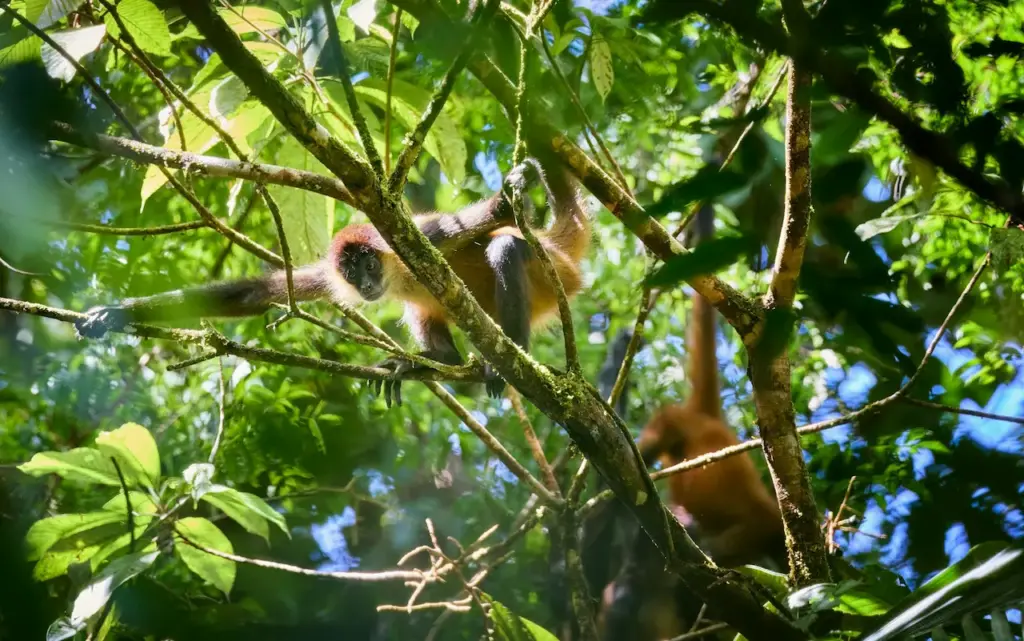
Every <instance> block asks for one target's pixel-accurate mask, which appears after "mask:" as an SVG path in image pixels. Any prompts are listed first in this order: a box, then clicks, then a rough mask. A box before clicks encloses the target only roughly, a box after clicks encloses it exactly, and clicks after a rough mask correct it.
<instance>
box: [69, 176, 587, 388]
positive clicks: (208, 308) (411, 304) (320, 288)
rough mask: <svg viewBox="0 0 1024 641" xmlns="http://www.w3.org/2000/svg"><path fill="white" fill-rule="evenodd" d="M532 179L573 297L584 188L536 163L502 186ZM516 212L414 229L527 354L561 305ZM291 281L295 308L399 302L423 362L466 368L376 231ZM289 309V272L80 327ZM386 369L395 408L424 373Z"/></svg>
mask: <svg viewBox="0 0 1024 641" xmlns="http://www.w3.org/2000/svg"><path fill="white" fill-rule="evenodd" d="M548 166H551V167H555V166H556V163H555V162H553V161H552V162H550V163H548ZM531 179H532V180H535V181H537V182H540V183H541V184H542V185H543V186H544V188H545V191H546V195H547V198H548V204H549V206H550V208H551V210H552V212H553V213H554V222H553V224H552V225H551V227H550V228H549V229H548V230H545V231H542V232H539V233H538V234H537V236H538V238H539V240H540V243H541V245H543V246H544V248H545V250H546V251H547V253H548V255H549V256H550V257H551V260H552V261H553V262H554V265H555V270H556V271H557V272H558V275H559V277H560V279H561V281H562V285H563V287H564V288H565V293H566V294H567V295H568V296H574V295H575V294H577V293H578V292H579V290H580V288H581V286H582V277H581V274H580V271H579V263H580V261H581V260H582V258H583V255H584V254H585V253H586V250H587V247H588V245H589V243H590V221H589V219H588V218H587V215H586V213H585V211H584V208H583V203H582V201H581V199H580V194H579V191H578V188H577V187H576V185H575V184H574V183H573V181H572V178H571V177H570V175H569V174H568V172H567V171H566V170H565V169H563V168H561V167H557V168H555V169H554V170H553V171H551V173H550V175H549V176H548V177H547V179H545V176H544V174H543V171H542V168H541V166H540V164H539V163H538V162H537V161H536V160H533V159H528V160H527V161H525V162H524V163H522V164H520V165H518V166H517V167H515V168H513V170H512V171H510V172H509V175H508V176H507V177H506V181H505V182H506V186H507V187H512V186H516V187H517V188H522V189H524V190H525V188H526V187H527V186H528V185H529V182H528V181H529V180H531ZM511 213H512V211H511V204H510V202H509V199H508V197H507V195H506V193H505V190H504V189H503V190H502V191H500V192H498V193H496V194H495V195H494V196H492V197H491V198H488V199H487V200H484V201H481V202H479V203H476V204H474V205H470V206H468V207H466V208H464V209H462V210H461V211H459V212H457V213H454V214H427V215H422V216H417V217H416V224H417V226H418V227H419V228H420V231H422V232H423V234H424V235H425V236H426V237H427V238H428V240H430V241H431V243H433V244H434V245H435V246H436V247H438V249H439V250H440V251H441V252H442V253H443V254H444V255H445V258H446V259H447V260H448V262H449V264H450V265H451V267H452V269H453V270H454V271H455V273H456V274H457V275H458V276H459V278H461V279H462V281H463V282H464V283H465V284H466V286H467V288H468V289H469V291H470V292H471V293H472V294H473V296H474V297H475V298H476V299H477V301H479V303H480V305H481V306H482V307H483V309H484V311H485V312H486V313H487V314H489V315H490V316H491V317H492V318H493V319H494V320H495V321H496V322H497V323H498V325H500V326H501V328H502V329H503V330H504V331H505V333H506V334H507V335H508V337H509V338H511V339H512V340H513V341H515V342H516V343H517V344H518V345H520V346H521V347H522V348H523V349H527V350H528V349H529V339H530V332H531V330H532V328H533V327H534V326H536V325H537V324H539V323H543V322H544V321H546V320H547V319H549V318H551V317H552V316H553V315H554V314H555V312H556V311H557V299H556V294H555V290H554V288H553V287H552V285H551V283H549V281H548V279H547V278H546V277H545V275H544V272H543V269H542V267H541V264H540V261H539V259H538V258H537V256H535V255H534V252H533V250H532V248H531V247H530V246H529V245H528V244H527V242H526V241H525V240H524V239H523V236H522V232H520V230H519V229H518V228H517V227H514V226H511V225H512V224H514V223H513V220H512V216H511ZM293 281H294V293H295V297H296V299H297V300H317V299H332V300H337V301H345V302H361V301H377V300H381V299H385V298H389V299H393V300H401V301H403V302H404V303H405V321H406V323H407V324H408V326H409V328H410V330H411V332H412V334H413V336H414V337H415V338H416V339H417V341H418V342H419V343H420V344H421V345H422V346H423V348H424V350H423V351H422V352H421V355H422V356H425V357H427V358H431V359H433V360H435V361H438V362H441V363H446V364H450V365H458V364H461V363H462V356H461V355H460V354H459V351H458V349H457V348H456V347H455V341H454V339H453V337H452V334H451V331H450V330H449V328H448V326H449V324H450V319H449V318H448V314H447V312H446V311H445V309H444V307H443V306H442V305H441V304H440V303H438V302H437V300H435V299H434V297H433V296H432V295H431V294H430V292H429V291H427V289H426V288H425V287H423V286H422V285H421V284H420V283H419V281H417V280H416V277H415V276H414V275H413V274H412V272H411V271H410V270H409V269H408V267H406V266H405V263H403V262H402V260H401V259H400V258H399V257H398V255H397V254H396V253H395V252H394V251H393V250H392V249H391V248H390V247H389V246H388V244H387V243H386V242H385V241H384V238H383V237H382V236H381V235H380V233H379V232H378V231H377V229H376V228H375V227H374V226H372V225H369V224H353V225H348V226H346V227H344V228H342V229H341V230H340V231H339V232H338V233H337V234H336V235H335V236H334V240H333V241H332V243H331V247H330V249H329V251H328V253H327V256H326V257H325V258H324V259H323V260H321V261H319V262H318V263H315V264H313V265H308V266H304V267H299V268H296V269H295V270H294V271H293ZM287 301H288V292H287V286H286V279H285V273H284V271H283V270H279V271H276V272H273V273H271V274H268V275H267V276H263V277H261V278H252V279H246V280H239V281H230V282H222V283H213V284H210V285H206V286H201V287H193V288H187V289H183V290H179V291H174V292H167V293H163V294H157V295H154V296H147V297H144V298H136V299H129V300H126V301H124V302H122V303H121V304H119V305H112V306H103V307H97V308H94V309H91V310H89V312H88V316H87V317H86V318H85V319H83V320H81V321H79V322H78V323H76V327H77V328H78V331H79V333H80V334H81V335H83V336H90V337H98V336H101V335H103V333H105V332H106V331H109V330H111V329H120V328H121V327H123V326H124V325H126V324H129V323H138V322H148V321H160V320H172V319H184V318H196V317H211V316H252V315H256V314H262V313H263V312H265V311H266V310H267V309H269V308H270V306H271V305H272V304H274V303H285V302H287ZM381 367H385V368H388V369H391V370H393V371H394V372H395V374H396V377H395V379H394V380H392V381H388V382H378V383H379V384H378V385H377V386H376V389H377V391H380V390H383V391H384V394H385V397H386V399H387V401H388V405H390V404H391V401H392V400H394V401H395V402H396V403H400V402H401V388H400V385H401V380H400V379H399V378H398V374H401V373H402V372H407V371H410V370H413V369H419V368H422V367H423V366H422V365H417V364H413V363H411V362H409V361H407V360H405V359H401V358H392V359H388V360H386V361H384V362H383V363H382V364H381ZM485 379H486V387H487V391H488V393H489V394H490V395H491V396H498V395H499V394H500V393H501V390H502V388H503V387H504V384H505V383H504V381H503V380H502V379H501V378H500V377H499V376H498V375H497V373H496V372H494V371H493V369H492V368H491V367H490V366H489V365H488V366H487V367H486V374H485Z"/></svg>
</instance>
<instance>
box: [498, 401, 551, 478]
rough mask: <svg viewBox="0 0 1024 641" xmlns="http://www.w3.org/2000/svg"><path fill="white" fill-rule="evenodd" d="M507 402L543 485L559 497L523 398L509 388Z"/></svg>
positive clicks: (549, 466)
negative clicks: (542, 480) (535, 463)
mask: <svg viewBox="0 0 1024 641" xmlns="http://www.w3.org/2000/svg"><path fill="white" fill-rule="evenodd" d="M508 400H509V401H511V402H512V409H513V410H515V413H516V416H517V417H519V424H520V425H521V426H522V428H523V436H524V437H525V438H526V444H527V445H529V446H530V453H531V454H533V460H534V461H536V462H537V467H539V468H540V473H541V476H542V477H543V478H544V483H545V484H546V485H547V486H548V489H549V490H551V493H552V494H554V495H555V496H561V492H560V491H559V489H558V480H557V479H556V478H555V471H554V470H553V469H551V464H550V463H548V459H547V457H546V456H544V447H543V446H542V445H541V444H540V440H539V439H538V438H537V432H535V431H534V429H533V423H532V422H530V417H529V416H527V414H526V408H525V407H524V406H523V397H522V396H520V395H519V392H517V391H516V390H515V388H512V387H510V388H509V389H508Z"/></svg>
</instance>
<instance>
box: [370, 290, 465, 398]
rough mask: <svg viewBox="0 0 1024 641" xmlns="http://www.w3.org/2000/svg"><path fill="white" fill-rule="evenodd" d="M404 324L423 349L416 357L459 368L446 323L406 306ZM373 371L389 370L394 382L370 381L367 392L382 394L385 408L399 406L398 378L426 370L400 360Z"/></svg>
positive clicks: (411, 306) (400, 390)
mask: <svg viewBox="0 0 1024 641" xmlns="http://www.w3.org/2000/svg"><path fill="white" fill-rule="evenodd" d="M405 322H406V324H407V325H408V326H409V330H410V331H411V332H412V334H413V337H414V338H415V339H416V341H417V342H418V343H419V344H420V345H422V346H423V347H424V349H423V351H421V352H419V356H422V357H424V358H429V359H431V360H434V361H437V362H439V363H444V364H445V365H462V364H463V360H462V355H461V354H459V349H458V348H457V347H455V338H454V337H452V333H451V330H449V329H448V323H446V322H445V321H444V319H440V318H434V317H432V316H429V315H427V314H424V313H423V312H422V311H421V310H420V309H419V308H417V307H415V306H413V305H407V306H406V309H405ZM377 367H383V368H386V369H390V370H391V371H392V372H394V378H392V379H391V380H385V381H373V382H372V383H371V389H373V391H374V394H380V393H381V392H382V391H383V392H384V402H385V403H387V406H388V407H391V403H392V402H394V404H395V405H401V404H402V380H401V378H400V376H402V375H403V374H406V373H408V372H412V371H417V370H429V369H430V368H429V367H427V366H425V365H419V364H417V363H413V362H412V361H409V360H406V359H404V358H399V357H395V358H389V359H387V360H385V361H383V362H382V363H380V364H378V365H377Z"/></svg>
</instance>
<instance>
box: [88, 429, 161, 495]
mask: <svg viewBox="0 0 1024 641" xmlns="http://www.w3.org/2000/svg"><path fill="white" fill-rule="evenodd" d="M96 447H98V448H99V450H100V451H101V452H103V453H104V454H106V455H107V456H111V457H113V458H114V459H116V460H117V462H118V463H119V464H120V465H121V472H122V473H123V474H124V476H125V482H127V483H128V485H129V486H133V485H135V484H142V485H145V486H147V487H155V486H156V482H157V481H158V480H159V479H160V452H159V451H158V450H157V447H156V441H154V440H153V435H152V434H150V433H149V430H147V429H146V428H144V427H142V426H141V425H139V424H138V423H125V424H124V425H122V426H121V427H119V428H117V429H116V430H113V431H110V432H102V433H101V434H100V435H99V436H97V437H96Z"/></svg>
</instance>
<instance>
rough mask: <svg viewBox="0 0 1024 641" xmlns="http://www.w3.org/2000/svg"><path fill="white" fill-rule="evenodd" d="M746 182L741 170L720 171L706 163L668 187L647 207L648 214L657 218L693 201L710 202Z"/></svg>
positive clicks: (739, 187)
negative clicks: (691, 174) (692, 173)
mask: <svg viewBox="0 0 1024 641" xmlns="http://www.w3.org/2000/svg"><path fill="white" fill-rule="evenodd" d="M746 184H747V176H744V175H743V174H741V173H739V172H736V171H732V170H730V169H726V170H723V171H719V169H718V168H717V167H715V166H714V165H704V166H703V167H701V168H700V169H699V170H698V171H697V173H696V174H694V175H693V176H691V177H690V178H687V179H686V180H683V181H680V182H677V183H676V184H674V185H672V186H670V187H668V188H667V189H666V190H665V192H664V194H663V195H662V197H661V200H659V201H658V202H656V203H654V204H653V205H650V206H649V207H647V208H646V211H647V215H648V216H651V217H652V218H657V217H659V216H663V215H665V214H667V213H669V212H672V211H682V210H683V209H684V208H685V207H686V206H687V205H689V204H691V203H695V202H705V203H710V202H712V201H714V200H716V199H718V198H721V197H722V196H724V195H726V194H728V193H730V192H733V191H736V190H738V189H742V188H743V187H745V186H746Z"/></svg>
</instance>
